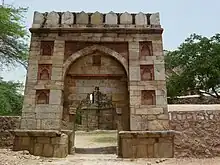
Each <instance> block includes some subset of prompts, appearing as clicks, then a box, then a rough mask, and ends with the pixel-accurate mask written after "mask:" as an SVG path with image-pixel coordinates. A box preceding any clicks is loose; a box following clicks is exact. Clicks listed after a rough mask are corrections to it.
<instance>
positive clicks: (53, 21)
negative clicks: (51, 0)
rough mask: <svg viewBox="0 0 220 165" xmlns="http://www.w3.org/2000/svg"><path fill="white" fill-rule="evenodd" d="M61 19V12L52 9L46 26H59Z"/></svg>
mask: <svg viewBox="0 0 220 165" xmlns="http://www.w3.org/2000/svg"><path fill="white" fill-rule="evenodd" d="M59 19H60V16H59V14H58V13H57V12H54V11H52V12H50V13H48V15H47V17H46V23H45V26H46V27H59Z"/></svg>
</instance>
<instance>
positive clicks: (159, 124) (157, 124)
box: [148, 120, 169, 131]
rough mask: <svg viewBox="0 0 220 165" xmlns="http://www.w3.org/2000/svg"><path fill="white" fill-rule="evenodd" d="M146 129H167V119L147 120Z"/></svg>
mask: <svg viewBox="0 0 220 165" xmlns="http://www.w3.org/2000/svg"><path fill="white" fill-rule="evenodd" d="M148 130H151V131H161V130H169V120H153V121H148Z"/></svg>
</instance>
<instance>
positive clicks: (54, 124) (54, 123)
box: [41, 119, 61, 130]
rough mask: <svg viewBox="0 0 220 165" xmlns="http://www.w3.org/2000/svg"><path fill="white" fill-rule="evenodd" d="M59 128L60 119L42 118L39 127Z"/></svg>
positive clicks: (47, 128) (45, 128) (46, 128)
mask: <svg viewBox="0 0 220 165" xmlns="http://www.w3.org/2000/svg"><path fill="white" fill-rule="evenodd" d="M60 128H61V119H43V120H41V129H44V130H51V129H52V130H59V129H60Z"/></svg>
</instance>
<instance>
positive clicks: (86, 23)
mask: <svg viewBox="0 0 220 165" xmlns="http://www.w3.org/2000/svg"><path fill="white" fill-rule="evenodd" d="M58 27H60V28H71V27H126V28H129V27H132V28H134V27H145V28H161V26H160V16H159V13H147V14H145V13H142V12H140V13H136V14H133V13H128V12H125V13H114V12H109V13H99V12H95V13H85V12H83V11H82V12H80V13H76V12H69V11H67V12H55V11H52V12H49V13H48V12H45V13H39V12H35V13H34V19H33V25H32V28H58Z"/></svg>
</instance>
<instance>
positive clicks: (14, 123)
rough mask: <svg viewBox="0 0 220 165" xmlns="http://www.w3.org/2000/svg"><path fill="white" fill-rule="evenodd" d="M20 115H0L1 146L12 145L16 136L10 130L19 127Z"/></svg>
mask: <svg viewBox="0 0 220 165" xmlns="http://www.w3.org/2000/svg"><path fill="white" fill-rule="evenodd" d="M20 119H21V117H20V116H0V148H1V147H11V145H12V144H13V139H14V136H13V135H11V133H10V132H9V130H13V129H18V128H19V125H20Z"/></svg>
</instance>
